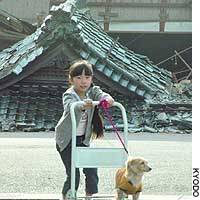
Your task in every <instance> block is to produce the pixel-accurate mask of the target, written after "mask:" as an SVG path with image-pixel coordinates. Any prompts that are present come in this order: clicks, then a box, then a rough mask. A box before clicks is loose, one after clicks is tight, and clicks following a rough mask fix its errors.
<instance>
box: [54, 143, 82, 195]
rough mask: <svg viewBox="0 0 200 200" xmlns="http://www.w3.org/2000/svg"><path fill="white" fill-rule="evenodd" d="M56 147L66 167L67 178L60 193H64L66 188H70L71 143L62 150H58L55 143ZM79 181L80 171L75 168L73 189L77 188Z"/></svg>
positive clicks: (66, 190)
mask: <svg viewBox="0 0 200 200" xmlns="http://www.w3.org/2000/svg"><path fill="white" fill-rule="evenodd" d="M56 148H57V150H58V152H59V154H60V156H61V159H62V162H63V164H64V166H65V169H66V174H67V178H66V181H65V182H64V185H63V189H62V194H63V195H66V194H67V192H68V190H69V189H70V188H71V143H70V144H69V145H68V146H67V147H66V148H65V149H64V150H63V151H61V152H60V151H59V147H58V146H57V145H56ZM79 182H80V172H79V169H78V168H76V175H75V189H76V190H78V186H79Z"/></svg>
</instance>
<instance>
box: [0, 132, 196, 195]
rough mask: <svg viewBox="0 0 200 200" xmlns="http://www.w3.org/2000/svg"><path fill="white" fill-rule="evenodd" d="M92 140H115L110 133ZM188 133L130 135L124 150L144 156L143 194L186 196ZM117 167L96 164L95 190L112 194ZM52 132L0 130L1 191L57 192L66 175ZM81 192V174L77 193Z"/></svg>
mask: <svg viewBox="0 0 200 200" xmlns="http://www.w3.org/2000/svg"><path fill="white" fill-rule="evenodd" d="M95 145H98V146H101V145H105V146H111V145H112V146H117V145H120V144H119V143H118V142H117V141H116V140H115V137H113V134H112V133H110V134H108V135H106V137H105V139H104V140H98V141H96V142H95ZM191 150H192V145H191V135H178V134H176V135H174V134H129V152H130V154H131V155H134V156H143V157H144V158H146V159H148V160H149V163H150V165H151V166H152V168H153V170H152V171H151V172H150V173H148V174H146V176H145V178H144V191H143V194H150V195H151V194H154V195H159V194H168V195H181V194H183V195H190V194H191V173H192V161H191V159H192V152H191ZM115 171H116V169H112V168H109V169H99V176H100V183H99V187H100V193H107V194H113V193H114V181H113V180H114V173H115ZM64 173H65V171H64V167H63V164H62V162H61V160H60V157H59V155H58V153H57V152H56V150H55V142H54V138H53V133H52V132H46V133H43V132H42V133H0V177H1V178H0V193H60V191H61V188H62V184H63V181H64V179H65V177H64V176H63V174H64ZM83 191H84V177H83V175H82V178H81V183H80V188H79V192H80V193H83Z"/></svg>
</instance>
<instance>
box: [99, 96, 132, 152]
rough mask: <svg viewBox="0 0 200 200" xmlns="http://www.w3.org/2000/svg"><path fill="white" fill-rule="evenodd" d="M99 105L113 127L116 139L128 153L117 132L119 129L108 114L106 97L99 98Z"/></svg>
mask: <svg viewBox="0 0 200 200" xmlns="http://www.w3.org/2000/svg"><path fill="white" fill-rule="evenodd" d="M98 106H99V107H101V108H102V109H103V111H104V114H105V116H106V117H107V119H108V121H109V123H110V125H111V126H112V127H113V130H114V131H115V133H116V134H117V137H118V139H119V140H120V142H121V144H122V146H123V147H124V150H125V151H126V153H127V154H128V150H127V148H126V146H125V144H124V141H123V140H122V138H121V136H120V134H119V129H118V128H117V127H116V125H115V124H114V122H113V119H112V116H111V115H110V114H109V112H108V110H109V103H108V101H107V100H106V99H102V100H100V103H99V105H98Z"/></svg>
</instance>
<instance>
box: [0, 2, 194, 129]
mask: <svg viewBox="0 0 200 200" xmlns="http://www.w3.org/2000/svg"><path fill="white" fill-rule="evenodd" d="M79 3H80V2H79V1H75V0H70V1H66V2H64V3H62V4H60V5H57V6H53V7H52V8H51V10H50V12H49V15H48V16H47V17H46V18H45V20H44V21H43V23H42V25H41V26H39V27H38V28H37V29H34V26H28V25H27V24H22V26H23V27H26V26H28V31H30V32H31V33H32V34H30V35H29V33H23V31H24V30H27V29H21V32H20V30H18V32H20V33H19V34H26V35H28V36H24V39H22V40H19V41H18V42H16V43H13V44H12V45H11V46H9V47H8V48H5V49H4V50H2V51H1V52H0V128H1V130H2V131H15V130H24V131H39V130H54V127H55V125H56V123H57V121H58V120H59V118H60V116H61V114H62V111H63V107H62V93H63V92H64V91H65V90H66V88H67V87H68V69H69V66H70V63H72V62H73V61H74V60H77V59H87V60H88V61H89V62H90V63H91V64H92V65H93V66H94V82H95V84H97V85H100V86H101V87H102V88H103V89H104V90H105V91H108V92H109V93H111V94H112V95H113V96H114V98H115V99H116V100H117V101H119V102H121V103H122V104H123V105H124V106H125V108H126V110H127V114H128V121H129V130H130V131H132V132H137V131H139V132H144V131H147V132H181V133H182V132H183V133H190V132H191V126H192V121H191V119H192V118H191V117H192V116H191V115H192V113H191V105H192V104H191V81H190V79H191V75H190V76H188V75H187V76H188V79H186V80H185V79H184V80H181V81H178V82H176V79H174V74H173V73H172V72H171V71H169V70H167V69H164V68H162V67H160V66H159V67H158V66H157V65H155V64H154V63H153V62H152V61H151V60H150V59H149V58H148V57H147V56H144V55H141V54H138V53H136V52H135V51H133V50H131V49H128V48H127V47H126V46H124V45H122V44H121V43H120V42H119V39H118V38H114V37H111V36H110V35H109V34H108V33H107V32H106V31H105V30H104V29H103V28H102V27H101V26H100V25H99V24H98V23H97V21H96V20H94V19H93V18H92V16H91V14H90V12H88V10H87V9H84V8H83V7H82V5H79ZM2 15H3V14H2ZM4 16H5V14H4ZM15 21H16V20H15ZM5 23H6V22H5ZM4 30H5V29H4ZM4 41H5V40H4ZM16 41H17V40H16ZM113 110H114V113H115V114H114V119H115V122H116V123H117V125H118V127H120V126H121V120H120V117H118V111H117V110H115V109H114V108H113ZM105 128H106V129H110V126H109V124H108V123H107V122H105Z"/></svg>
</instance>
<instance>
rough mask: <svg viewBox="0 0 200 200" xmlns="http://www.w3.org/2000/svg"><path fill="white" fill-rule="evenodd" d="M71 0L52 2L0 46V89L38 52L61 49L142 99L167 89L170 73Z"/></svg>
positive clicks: (28, 65)
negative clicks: (26, 30)
mask: <svg viewBox="0 0 200 200" xmlns="http://www.w3.org/2000/svg"><path fill="white" fill-rule="evenodd" d="M76 3H77V2H76V1H75V0H68V1H66V2H65V3H63V4H60V5H59V6H53V7H52V9H51V11H50V14H49V15H48V16H47V17H46V19H45V20H44V23H43V24H42V25H41V27H39V28H38V29H37V30H36V31H35V32H34V33H33V34H31V35H30V36H27V37H26V38H25V39H24V40H21V41H19V42H18V43H16V44H14V45H13V46H11V47H9V48H7V49H5V50H3V51H2V52H0V89H3V88H5V87H8V86H9V82H8V81H7V80H9V81H10V85H11V84H13V83H15V82H17V81H18V80H19V78H17V77H19V76H21V75H22V74H24V73H25V71H27V70H29V69H30V63H31V62H32V61H34V60H35V59H37V58H39V57H40V56H42V54H45V53H46V52H48V51H54V53H55V52H58V51H60V52H62V53H64V54H65V55H66V56H68V57H69V60H70V61H73V60H75V59H77V58H82V59H87V60H88V61H89V62H90V63H91V64H93V65H94V70H95V76H97V77H101V78H103V80H105V81H106V80H109V81H110V80H111V81H112V82H113V83H114V85H115V86H116V85H117V86H119V87H120V88H126V89H127V90H128V91H129V93H134V94H137V95H138V96H140V97H143V98H146V99H150V98H152V97H153V96H156V95H168V88H169V87H170V86H171V85H172V76H171V73H170V72H169V71H167V70H164V69H162V68H158V67H157V66H156V65H154V64H153V63H152V62H151V61H150V60H149V59H148V58H147V57H146V56H143V55H139V54H136V53H134V52H133V51H131V50H129V49H127V48H126V47H125V46H123V45H121V44H120V43H119V42H118V41H116V40H114V39H113V38H111V37H110V36H109V35H108V34H107V33H105V32H104V31H103V29H102V28H101V27H100V26H99V25H98V24H97V22H96V21H95V20H93V19H92V18H91V16H90V15H89V13H88V12H87V10H83V9H82V10H80V9H78V8H77V4H76ZM69 54H70V55H69ZM32 67H33V66H32ZM34 67H35V66H34ZM22 77H23V76H22Z"/></svg>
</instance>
